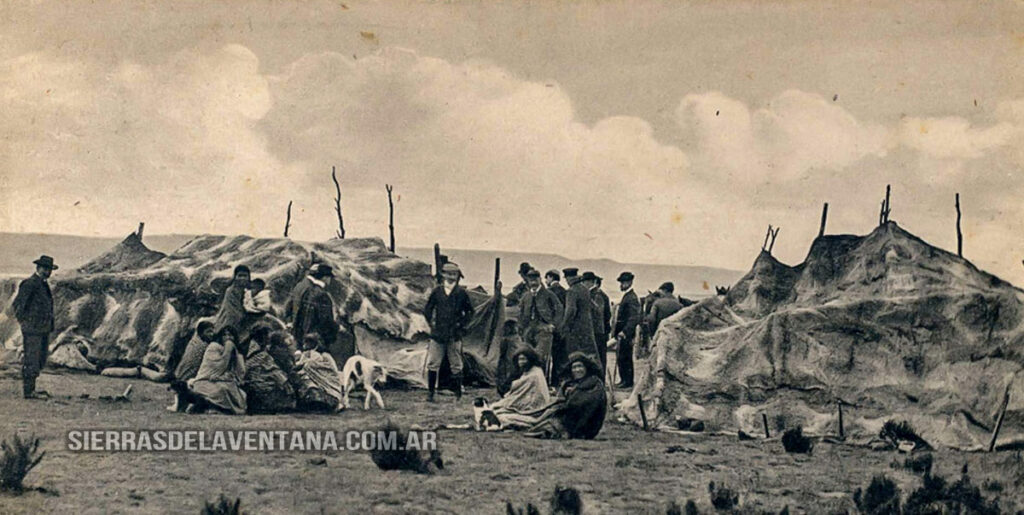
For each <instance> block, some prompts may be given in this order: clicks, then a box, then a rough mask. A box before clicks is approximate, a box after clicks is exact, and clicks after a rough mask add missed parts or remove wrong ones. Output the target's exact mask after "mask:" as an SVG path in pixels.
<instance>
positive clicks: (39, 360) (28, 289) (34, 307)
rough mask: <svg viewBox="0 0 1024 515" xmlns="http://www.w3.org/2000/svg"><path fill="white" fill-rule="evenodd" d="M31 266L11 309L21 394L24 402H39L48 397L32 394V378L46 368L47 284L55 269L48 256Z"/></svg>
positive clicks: (50, 320)
mask: <svg viewBox="0 0 1024 515" xmlns="http://www.w3.org/2000/svg"><path fill="white" fill-rule="evenodd" d="M32 263H33V264H35V265H36V271H35V273H34V274H32V275H31V276H30V277H29V278H28V279H25V280H24V281H21V284H19V285H18V294H17V296H15V297H14V302H13V303H12V305H11V307H12V308H13V311H14V318H15V319H17V320H18V325H20V326H21V341H22V362H21V380H22V384H21V392H22V395H23V396H24V397H25V398H26V399H40V398H46V397H49V396H50V395H49V394H48V393H46V392H45V391H42V390H40V391H38V392H37V391H36V378H37V377H39V374H40V373H41V372H42V370H43V367H45V366H46V358H47V355H48V353H49V349H50V333H52V332H53V293H52V292H51V291H50V284H49V283H48V282H47V280H48V279H49V278H50V274H52V273H53V271H54V270H56V269H57V268H58V267H57V265H56V264H54V262H53V258H52V257H50V256H40V258H39V259H37V260H35V261H33V262H32Z"/></svg>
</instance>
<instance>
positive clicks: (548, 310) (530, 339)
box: [518, 270, 562, 380]
mask: <svg viewBox="0 0 1024 515" xmlns="http://www.w3.org/2000/svg"><path fill="white" fill-rule="evenodd" d="M526 279H527V281H528V283H527V284H528V285H529V287H530V288H529V289H528V290H526V293H525V294H524V295H523V298H522V302H521V303H520V304H519V306H520V310H519V321H518V323H519V334H521V335H523V341H525V342H526V343H527V344H528V345H530V346H531V347H533V349H534V350H535V351H537V354H538V355H539V356H540V359H541V363H543V365H544V375H545V376H547V377H548V380H550V378H551V376H550V372H549V370H548V364H549V363H550V360H551V345H552V342H553V341H554V331H555V327H556V326H558V324H560V323H561V322H562V303H561V302H559V301H558V297H555V294H554V293H551V291H550V290H548V289H547V288H545V287H544V285H542V284H541V283H540V272H539V271H537V270H530V271H529V272H527V274H526Z"/></svg>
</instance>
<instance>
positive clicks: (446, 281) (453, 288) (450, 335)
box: [423, 262, 473, 402]
mask: <svg viewBox="0 0 1024 515" xmlns="http://www.w3.org/2000/svg"><path fill="white" fill-rule="evenodd" d="M441 277H442V278H443V281H442V283H441V284H440V285H438V286H437V287H435V288H434V291H432V292H430V298H428V299H427V306H426V308H424V310H423V316H424V317H426V319H427V322H428V323H429V324H430V336H431V339H430V342H429V343H428V344H427V390H428V391H429V393H428V396H427V400H428V401H430V402H433V401H434V389H435V388H436V387H437V380H438V372H439V371H440V370H441V364H442V363H443V362H444V358H445V357H447V358H448V366H449V367H450V368H451V371H452V383H453V387H452V389H453V390H455V398H456V400H458V399H460V398H462V338H463V337H464V336H465V335H466V329H467V328H468V327H469V323H470V321H472V320H473V302H472V301H470V299H469V294H468V293H466V289H465V288H463V287H462V286H459V279H461V278H462V277H463V276H462V270H460V269H459V265H456V264H455V263H452V262H448V263H445V264H444V266H442V267H441Z"/></svg>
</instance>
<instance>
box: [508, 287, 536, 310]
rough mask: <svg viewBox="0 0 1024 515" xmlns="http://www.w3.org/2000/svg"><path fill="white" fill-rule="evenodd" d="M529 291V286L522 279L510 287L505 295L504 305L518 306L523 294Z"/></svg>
mask: <svg viewBox="0 0 1024 515" xmlns="http://www.w3.org/2000/svg"><path fill="white" fill-rule="evenodd" d="M528 291H530V286H529V285H527V284H526V281H522V282H520V283H519V284H517V285H515V287H513V288H512V291H511V292H509V294H508V295H507V296H506V297H505V305H506V306H508V307H512V306H518V305H519V304H520V303H521V302H522V300H523V295H526V292H528Z"/></svg>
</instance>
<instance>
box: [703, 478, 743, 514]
mask: <svg viewBox="0 0 1024 515" xmlns="http://www.w3.org/2000/svg"><path fill="white" fill-rule="evenodd" d="M708 493H709V494H710V495H711V506H714V507H715V509H716V510H718V511H728V510H731V509H733V508H735V507H736V505H737V504H739V501H740V496H739V494H738V493H736V492H734V491H733V490H732V489H730V488H729V487H726V486H719V487H717V488H716V486H715V482H714V481H712V482H710V483H708Z"/></svg>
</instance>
